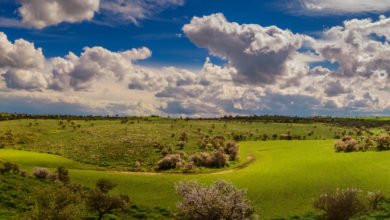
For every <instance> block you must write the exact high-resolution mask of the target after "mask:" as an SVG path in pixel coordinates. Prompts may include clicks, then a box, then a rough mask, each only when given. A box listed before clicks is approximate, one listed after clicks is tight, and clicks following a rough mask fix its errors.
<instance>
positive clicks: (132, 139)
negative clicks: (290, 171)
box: [0, 118, 351, 171]
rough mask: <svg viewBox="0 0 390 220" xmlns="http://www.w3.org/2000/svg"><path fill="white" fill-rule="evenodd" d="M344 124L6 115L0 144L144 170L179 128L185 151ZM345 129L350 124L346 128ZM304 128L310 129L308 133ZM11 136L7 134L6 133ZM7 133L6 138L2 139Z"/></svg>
mask: <svg viewBox="0 0 390 220" xmlns="http://www.w3.org/2000/svg"><path fill="white" fill-rule="evenodd" d="M343 130H345V129H343V128H337V127H332V126H330V125H324V124H284V123H262V122H242V121H230V122H223V121H219V120H190V121H186V120H175V119H162V118H145V119H141V118H140V119H134V120H130V121H128V122H126V123H121V122H120V121H118V120H115V121H107V120H96V121H84V120H77V121H76V120H75V121H65V120H62V121H61V120H27V119H26V120H11V121H2V122H0V145H1V142H2V141H3V142H4V143H5V145H6V148H13V149H25V150H31V151H35V152H46V153H53V154H56V155H61V156H64V157H66V158H70V159H72V160H75V161H80V162H83V163H85V164H92V165H97V166H100V167H103V168H106V169H115V170H118V169H121V170H133V169H135V164H136V161H139V162H140V163H141V166H142V168H143V169H144V170H149V171H150V170H153V169H154V168H155V167H156V162H157V161H158V160H159V159H161V157H162V151H166V150H168V149H169V148H171V149H173V151H176V152H177V151H179V150H180V149H179V147H178V146H177V143H178V140H179V136H180V134H181V133H182V132H186V133H187V134H188V143H187V144H186V145H185V147H184V151H185V152H186V153H187V154H191V153H194V152H198V151H202V150H201V149H200V148H199V145H198V141H199V140H200V139H201V138H203V137H204V136H206V135H208V136H210V137H214V136H224V137H226V138H227V139H233V138H234V136H238V135H241V136H242V137H244V138H245V139H246V140H261V139H262V138H263V136H264V135H267V136H268V138H271V136H272V135H273V134H276V135H278V136H280V135H282V134H286V133H287V132H290V133H291V135H292V136H299V137H301V138H302V139H303V138H305V139H319V140H321V139H331V138H333V137H334V134H335V132H340V131H343ZM346 130H347V131H349V130H351V129H346ZM309 133H312V134H310V135H309ZM9 137H11V138H9ZM7 138H8V139H7Z"/></svg>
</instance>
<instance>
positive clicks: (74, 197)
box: [26, 185, 85, 220]
mask: <svg viewBox="0 0 390 220" xmlns="http://www.w3.org/2000/svg"><path fill="white" fill-rule="evenodd" d="M33 200H34V207H33V209H32V211H31V213H30V215H29V216H28V218H26V219H32V220H41V219H46V220H73V219H74V220H76V219H82V218H83V216H84V214H85V213H84V211H85V206H84V203H83V201H82V197H81V195H80V194H79V193H77V192H74V191H72V190H71V189H69V188H67V187H65V186H59V187H58V186H57V185H53V186H51V187H48V188H43V189H41V190H39V191H38V192H37V193H36V195H35V196H34V197H33Z"/></svg>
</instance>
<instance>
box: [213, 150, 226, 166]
mask: <svg viewBox="0 0 390 220" xmlns="http://www.w3.org/2000/svg"><path fill="white" fill-rule="evenodd" d="M227 162H228V156H227V155H226V154H225V153H224V152H222V151H215V152H214V153H213V154H212V155H211V158H210V164H209V166H211V167H217V168H219V167H224V166H226V164H227Z"/></svg>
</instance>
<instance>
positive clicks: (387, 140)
mask: <svg viewBox="0 0 390 220" xmlns="http://www.w3.org/2000/svg"><path fill="white" fill-rule="evenodd" d="M376 143H377V149H378V150H381V151H382V150H390V135H386V136H380V137H377V138H376Z"/></svg>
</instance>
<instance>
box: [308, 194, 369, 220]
mask: <svg viewBox="0 0 390 220" xmlns="http://www.w3.org/2000/svg"><path fill="white" fill-rule="evenodd" d="M359 192H360V191H359V190H357V189H345V190H339V189H338V190H337V191H336V192H335V193H333V194H329V193H325V194H322V195H321V196H320V197H319V198H318V199H317V200H316V201H315V202H314V207H315V208H316V209H319V210H321V211H323V212H324V216H323V217H324V219H329V220H348V219H350V218H351V217H353V216H355V215H356V214H358V213H360V212H362V211H363V210H364V203H363V201H362V199H361V198H360V197H359Z"/></svg>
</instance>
